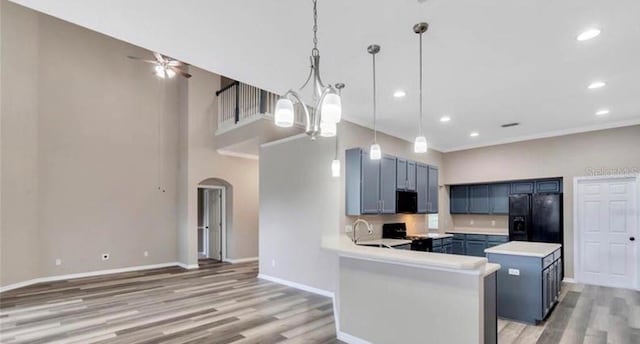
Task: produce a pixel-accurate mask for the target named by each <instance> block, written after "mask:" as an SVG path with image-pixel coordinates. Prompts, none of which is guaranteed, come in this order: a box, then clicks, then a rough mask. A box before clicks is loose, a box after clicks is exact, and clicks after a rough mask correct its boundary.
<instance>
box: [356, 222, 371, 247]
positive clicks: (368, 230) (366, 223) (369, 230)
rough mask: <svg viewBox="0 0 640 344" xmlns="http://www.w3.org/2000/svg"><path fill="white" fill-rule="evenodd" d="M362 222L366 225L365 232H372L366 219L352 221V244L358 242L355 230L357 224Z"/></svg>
mask: <svg viewBox="0 0 640 344" xmlns="http://www.w3.org/2000/svg"><path fill="white" fill-rule="evenodd" d="M361 223H362V224H364V225H365V226H367V233H369V234H371V233H373V228H372V227H371V225H370V224H369V222H367V221H366V220H363V219H357V220H355V221H354V222H353V224H352V225H351V227H352V240H353V243H354V244H357V243H358V236H357V235H356V234H357V230H358V225H359V224H361Z"/></svg>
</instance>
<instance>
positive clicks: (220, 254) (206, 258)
mask: <svg viewBox="0 0 640 344" xmlns="http://www.w3.org/2000/svg"><path fill="white" fill-rule="evenodd" d="M232 193H233V189H232V186H231V184H229V183H228V182H226V181H224V180H222V179H218V178H208V179H205V180H203V181H201V182H200V183H198V190H197V195H198V207H197V209H198V221H197V233H198V234H197V237H198V240H197V246H198V247H197V252H198V261H199V264H206V263H208V262H211V261H224V260H225V259H226V255H227V244H226V243H227V228H228V223H229V219H230V214H231V209H230V207H231V202H229V200H230V199H231V197H232Z"/></svg>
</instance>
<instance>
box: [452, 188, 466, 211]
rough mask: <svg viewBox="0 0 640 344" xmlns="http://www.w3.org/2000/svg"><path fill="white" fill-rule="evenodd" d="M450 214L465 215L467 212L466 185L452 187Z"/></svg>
mask: <svg viewBox="0 0 640 344" xmlns="http://www.w3.org/2000/svg"><path fill="white" fill-rule="evenodd" d="M450 193H451V195H450V209H449V210H450V212H451V214H467V213H468V212H469V187H468V186H466V185H452V186H451V190H450Z"/></svg>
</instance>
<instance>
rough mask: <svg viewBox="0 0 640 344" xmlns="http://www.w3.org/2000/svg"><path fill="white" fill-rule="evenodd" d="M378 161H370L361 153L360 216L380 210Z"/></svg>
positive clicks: (365, 154) (367, 154) (367, 156)
mask: <svg viewBox="0 0 640 344" xmlns="http://www.w3.org/2000/svg"><path fill="white" fill-rule="evenodd" d="M379 189H380V160H371V159H370V158H369V153H368V152H362V214H377V213H378V211H379V210H380V207H379V206H380V203H379V200H380V198H379V196H378V195H379V194H380V190H379Z"/></svg>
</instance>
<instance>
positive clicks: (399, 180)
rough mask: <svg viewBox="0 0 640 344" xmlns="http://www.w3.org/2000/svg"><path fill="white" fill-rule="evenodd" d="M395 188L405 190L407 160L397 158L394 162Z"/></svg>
mask: <svg viewBox="0 0 640 344" xmlns="http://www.w3.org/2000/svg"><path fill="white" fill-rule="evenodd" d="M396 188H397V189H398V190H406V189H407V160H405V159H400V158H398V159H397V162H396Z"/></svg>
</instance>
